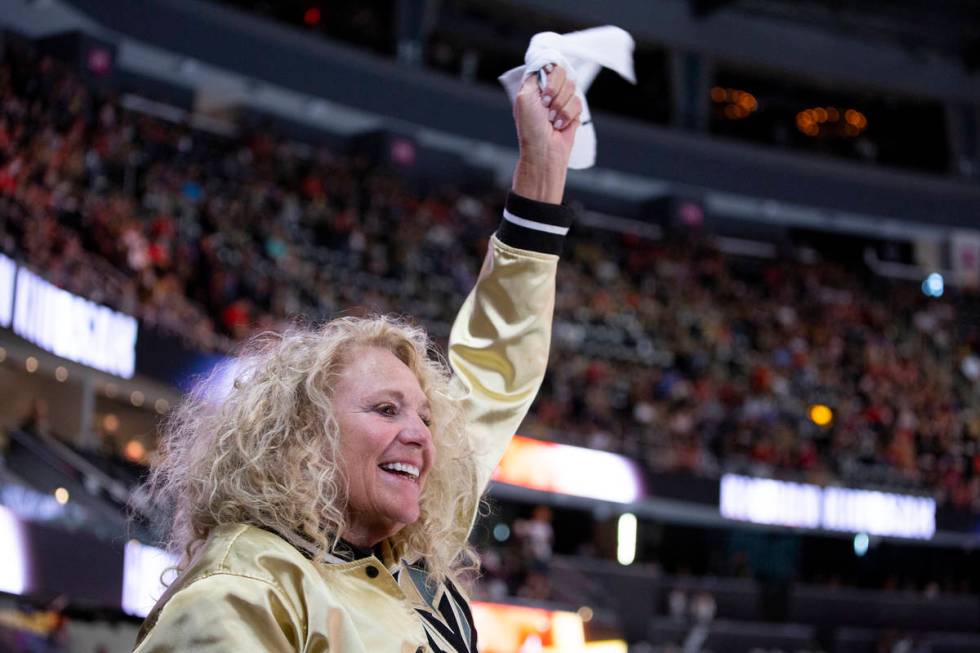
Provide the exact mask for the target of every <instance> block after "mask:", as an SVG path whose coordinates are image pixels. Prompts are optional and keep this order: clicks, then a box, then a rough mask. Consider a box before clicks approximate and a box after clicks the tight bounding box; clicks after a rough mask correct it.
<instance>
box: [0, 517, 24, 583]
mask: <svg viewBox="0 0 980 653" xmlns="http://www.w3.org/2000/svg"><path fill="white" fill-rule="evenodd" d="M0 560H3V564H2V565H0V592H7V593H9V594H23V593H24V590H26V589H27V562H28V560H27V538H26V537H25V536H24V527H23V526H22V524H21V522H20V520H19V519H17V517H16V516H14V513H12V512H11V511H9V510H7V509H6V508H3V507H0Z"/></svg>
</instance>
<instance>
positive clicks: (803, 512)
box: [721, 474, 936, 540]
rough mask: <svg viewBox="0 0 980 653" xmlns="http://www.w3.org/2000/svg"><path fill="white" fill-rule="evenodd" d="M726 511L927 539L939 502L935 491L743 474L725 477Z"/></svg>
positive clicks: (759, 519) (760, 519) (757, 520)
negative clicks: (928, 493)
mask: <svg viewBox="0 0 980 653" xmlns="http://www.w3.org/2000/svg"><path fill="white" fill-rule="evenodd" d="M721 514H722V516H724V517H727V518H728V519H737V520H740V521H748V522H752V523H754V524H768V525H774V526H792V527H797V528H815V529H824V530H828V531H844V532H851V533H868V534H869V535H888V536H893V537H908V538H913V539H922V540H928V539H929V538H931V537H932V536H933V534H935V532H936V502H935V500H934V499H931V498H929V497H917V496H911V495H905V494H892V493H890V492H877V491H874V490H852V489H848V488H841V487H827V488H822V487H820V486H818V485H811V484H809V483H788V482H786V481H776V480H773V479H767V478H752V477H749V476H739V475H737V474H725V475H724V476H723V477H722V479H721Z"/></svg>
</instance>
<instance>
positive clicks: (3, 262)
mask: <svg viewBox="0 0 980 653" xmlns="http://www.w3.org/2000/svg"><path fill="white" fill-rule="evenodd" d="M16 272H17V264H16V263H14V261H13V259H11V258H8V257H6V256H4V255H3V254H0V326H2V327H9V326H10V320H11V318H12V317H13V315H14V276H15V275H16Z"/></svg>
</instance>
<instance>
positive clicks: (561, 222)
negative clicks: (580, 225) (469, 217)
mask: <svg viewBox="0 0 980 653" xmlns="http://www.w3.org/2000/svg"><path fill="white" fill-rule="evenodd" d="M574 219H575V211H573V210H572V209H570V208H569V207H567V206H564V205H562V204H549V203H547V202H537V201H535V200H529V199H528V198H526V197H522V196H520V195H518V194H517V193H515V192H513V191H511V192H510V193H508V195H507V204H506V205H505V206H504V219H503V220H501V221H500V227H499V228H498V229H497V238H499V239H500V241H501V242H503V243H506V244H507V245H510V246H511V247H517V248H519V249H529V250H532V251H535V252H544V253H546V254H561V248H562V244H564V242H565V235H566V234H567V233H568V228H569V227H570V226H571V224H572V221H573V220H574Z"/></svg>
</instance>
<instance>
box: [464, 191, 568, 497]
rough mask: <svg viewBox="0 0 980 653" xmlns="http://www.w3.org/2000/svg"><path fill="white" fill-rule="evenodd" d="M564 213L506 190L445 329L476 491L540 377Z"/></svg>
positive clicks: (564, 230) (565, 225) (544, 362)
mask: <svg viewBox="0 0 980 653" xmlns="http://www.w3.org/2000/svg"><path fill="white" fill-rule="evenodd" d="M572 217H573V212H572V211H571V209H569V208H567V207H564V206H559V205H555V204H545V203H542V202H535V201H532V200H529V199H526V198H523V197H521V196H519V195H516V194H514V193H511V194H510V195H509V196H508V198H507V205H506V208H505V209H504V218H503V221H502V222H501V225H500V228H499V229H498V230H497V233H496V234H495V235H494V236H493V237H492V238H491V239H490V247H489V251H488V252H487V257H486V259H485V261H484V264H483V269H482V271H481V272H480V276H479V278H478V280H477V282H476V286H475V287H474V288H473V290H472V291H471V292H470V294H469V296H468V297H467V298H466V301H465V302H464V304H463V307H462V309H460V312H459V314H458V315H457V317H456V321H455V323H454V324H453V328H452V331H451V333H450V337H449V362H450V365H451V366H452V368H453V371H454V372H455V374H456V377H457V378H458V379H459V380H460V381H461V382H462V383H463V385H464V386H465V391H464V392H465V394H464V397H465V399H464V402H465V410H466V418H467V423H468V429H469V437H470V442H471V444H472V446H473V450H474V453H475V457H476V461H475V462H476V467H477V483H478V488H479V490H481V491H482V490H483V488H485V487H486V485H487V483H488V482H489V480H490V476H491V474H492V473H493V470H494V468H495V467H496V466H497V463H498V462H499V461H500V458H501V456H503V453H504V450H505V449H506V448H507V444H508V442H510V439H511V437H512V436H513V435H514V432H515V430H516V429H517V427H518V426H519V425H520V423H521V421H522V420H523V419H524V416H525V415H526V414H527V411H528V409H529V408H530V407H531V403H532V402H533V401H534V397H535V396H536V395H537V392H538V388H540V386H541V382H542V380H543V379H544V374H545V369H546V367H547V364H548V353H549V349H550V347H551V322H552V314H553V312H554V306H555V273H556V271H557V267H558V254H559V253H560V251H561V246H562V242H563V240H564V237H565V234H566V233H567V232H568V228H569V225H570V224H571V222H572Z"/></svg>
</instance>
